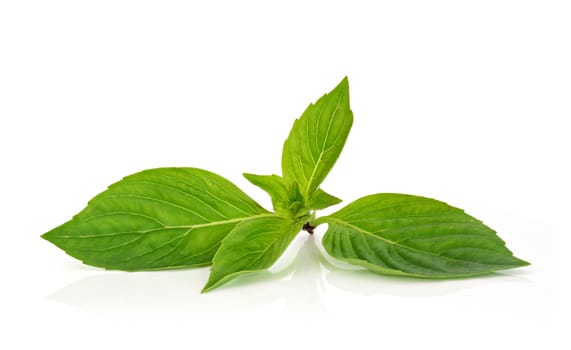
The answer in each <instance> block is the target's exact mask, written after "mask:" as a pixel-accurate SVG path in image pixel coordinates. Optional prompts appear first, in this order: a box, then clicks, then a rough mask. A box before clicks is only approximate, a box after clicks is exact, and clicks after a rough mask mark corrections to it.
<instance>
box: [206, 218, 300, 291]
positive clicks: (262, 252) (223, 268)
mask: <svg viewBox="0 0 571 350" xmlns="http://www.w3.org/2000/svg"><path fill="white" fill-rule="evenodd" d="M300 229H301V224H299V223H295V222H292V221H291V220H289V219H286V218H283V217H280V216H277V215H275V216H267V217H260V218H255V219H252V220H247V221H243V222H241V223H240V224H238V225H237V226H236V227H235V228H234V230H232V232H230V234H229V235H228V236H226V238H225V239H224V240H223V241H222V244H221V245H220V249H218V252H216V255H215V256H214V259H213V260H212V268H211V270H210V278H209V279H208V283H206V286H204V289H203V290H202V292H203V293H205V292H208V291H211V290H212V289H214V288H217V287H220V286H221V285H223V284H224V283H226V282H228V281H230V280H232V279H234V278H235V277H237V276H239V275H241V274H246V273H251V272H256V271H261V270H265V269H268V268H270V267H271V266H272V265H273V264H274V263H275V262H276V260H278V258H279V257H280V255H282V253H283V252H284V251H285V250H286V248H287V247H288V245H289V244H290V243H291V241H292V240H293V239H294V237H295V236H296V235H297V234H298V232H299V231H300Z"/></svg>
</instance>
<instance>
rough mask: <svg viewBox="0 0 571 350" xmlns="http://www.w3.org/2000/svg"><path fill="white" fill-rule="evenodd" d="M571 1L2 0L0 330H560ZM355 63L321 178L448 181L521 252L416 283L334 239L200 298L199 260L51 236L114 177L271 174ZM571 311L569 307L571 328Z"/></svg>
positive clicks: (471, 341) (149, 340)
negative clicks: (191, 264)
mask: <svg viewBox="0 0 571 350" xmlns="http://www.w3.org/2000/svg"><path fill="white" fill-rule="evenodd" d="M570 18H571V11H570V8H569V3H568V2H566V1H497V0H496V1H469V2H468V1H370V2H363V1H350V2H349V1H347V2H340V1H323V2H317V1H299V2H297V1H287V2H286V1H284V2H270V1H259V2H256V1H204V2H198V1H195V2H190V1H156V2H153V1H118V0H113V1H38V2H31V1H2V2H0V152H1V153H0V154H1V160H2V163H1V172H0V180H1V182H0V186H1V194H0V204H1V208H0V209H1V211H0V212H1V218H2V229H1V230H0V245H1V247H2V249H0V259H1V264H0V269H1V271H0V273H1V274H0V276H1V277H0V278H1V281H2V282H1V283H0V285H1V288H0V306H1V309H0V318H1V320H2V321H3V326H1V327H2V328H1V329H2V332H1V333H2V335H1V336H0V348H2V349H24V348H26V349H30V348H39V347H47V348H57V349H119V348H129V349H135V348H139V349H140V348H145V349H146V348H153V349H179V348H187V349H191V348H192V349H202V348H207V347H208V348H230V347H231V348H240V347H241V346H246V345H247V346H249V347H251V348H260V349H261V348H264V349H273V348H278V349H281V348H313V349H317V348H336V347H340V348H350V349H359V348H368V349H369V348H370V349H373V348H379V349H381V348H383V349H398V348H413V347H414V348H427V349H431V348H438V349H483V348H484V349H485V348H488V349H498V348H510V349H511V348H513V349H517V348H529V349H557V348H561V349H563V348H567V349H568V347H567V346H569V341H568V340H567V339H565V338H563V339H561V336H562V332H564V331H565V330H567V331H568V324H569V316H568V313H569V309H568V303H567V302H566V301H565V300H564V298H568V297H569V289H568V288H567V283H566V280H567V279H568V277H567V276H568V275H569V263H568V256H569V248H568V247H569V245H567V244H566V243H568V242H569V239H568V236H569V233H570V232H569V225H568V221H567V220H566V218H567V217H569V216H570V212H571V210H570V209H571V206H570V205H569V195H570V193H569V192H570V191H569V189H570V185H569V178H570V175H571V174H570V173H569V170H568V163H569V151H568V150H569V149H570V148H571V147H570V146H571V145H570V142H569V132H570V130H571V128H570V127H569V126H567V125H568V124H566V123H565V122H566V121H567V120H569V119H570V117H571V108H570V103H571V102H570V101H571V100H570V97H571V83H570V82H571V70H570V62H571V52H570V51H571V50H570V46H571V25H570ZM345 75H347V76H348V77H349V81H350V85H351V104H352V108H353V111H354V114H355V123H354V125H353V129H352V131H351V134H350V136H349V140H348V142H347V144H346V148H345V150H344V151H343V153H342V155H341V157H340V159H339V161H338V163H337V165H336V167H335V168H334V170H333V171H332V172H331V174H330V176H329V178H328V179H327V180H326V181H325V183H324V184H323V188H324V189H325V190H327V191H328V192H330V193H332V194H334V195H337V196H339V197H341V198H343V199H344V200H345V203H348V202H351V201H353V200H355V199H357V198H359V197H361V196H363V195H366V194H370V193H374V192H403V193H411V194H418V195H424V196H429V197H434V198H438V199H441V200H444V201H446V202H448V203H450V204H452V205H454V206H458V207H461V208H464V209H465V210H466V211H467V212H468V213H470V214H472V215H474V216H476V217H478V218H480V219H482V220H484V222H485V223H487V224H488V225H490V226H491V227H493V228H495V229H496V230H497V231H498V233H499V235H500V236H501V237H502V238H503V239H504V240H505V241H506V242H507V244H508V247H509V248H510V249H512V250H513V251H514V252H515V253H516V255H517V256H519V257H521V258H523V259H525V260H528V261H530V262H531V263H532V265H531V266H530V267H526V268H523V269H519V270H512V271H506V272H503V273H500V274H497V275H493V276H487V277H481V278H476V279H466V280H451V281H423V280H414V279H403V278H390V277H383V276H379V275H373V274H370V273H366V272H363V271H349V270H347V269H346V268H345V267H340V266H336V265H335V264H332V262H331V261H327V260H324V259H323V258H320V256H321V255H320V254H321V253H320V246H319V238H320V237H321V236H322V235H323V233H324V231H325V228H326V227H320V228H319V229H318V232H317V233H316V235H315V236H314V237H313V238H311V237H310V236H309V235H307V234H306V233H302V234H301V235H300V236H299V237H298V239H297V240H296V241H295V243H294V245H293V246H292V248H291V249H290V250H288V251H287V252H286V255H285V256H284V258H283V259H282V260H280V261H279V263H278V266H276V267H275V268H273V269H272V271H273V274H268V275H266V276H264V275H262V276H254V277H248V278H243V279H241V280H237V281H235V283H231V284H228V285H227V286H225V287H224V288H221V289H219V290H216V291H215V292H212V293H210V294H206V295H201V294H200V290H201V288H202V285H203V284H204V283H205V282H206V280H207V276H208V269H207V268H201V269H191V270H183V271H167V272H153V273H150V272H149V273H125V272H107V271H104V270H101V269H97V268H92V267H88V266H84V265H82V264H81V263H80V262H78V261H76V260H74V259H72V258H70V257H68V256H67V255H65V254H64V253H63V252H62V251H60V250H59V249H57V248H56V247H55V246H53V245H51V244H50V243H48V242H47V241H44V240H42V239H40V237H39V236H40V234H42V233H44V232H45V231H47V230H49V229H51V228H53V227H55V226H57V225H59V224H61V223H63V222H64V221H66V220H68V219H69V218H71V216H72V215H73V214H75V213H76V212H78V211H79V210H81V209H82V208H83V207H84V205H85V204H86V203H87V200H88V199H89V198H91V197H92V196H94V195H95V194H97V193H98V192H100V191H102V190H104V189H105V187H106V186H107V185H108V184H110V183H113V182H115V181H117V180H119V179H120V178H121V177H123V176H125V175H127V174H130V173H133V172H137V171H139V170H143V169H146V168H154V167H161V166H194V167H200V168H205V169H208V170H211V171H214V172H217V173H219V174H221V175H223V176H225V177H227V178H228V179H230V180H231V181H233V182H234V183H236V184H237V185H239V186H240V187H242V188H243V189H244V190H245V191H246V192H248V193H249V194H251V195H252V196H253V197H254V198H255V199H256V200H258V201H259V202H260V203H262V204H263V205H265V206H269V200H268V199H266V197H265V195H264V194H263V193H262V192H261V191H260V190H258V189H256V188H254V187H253V186H251V185H250V184H248V183H247V182H246V181H245V180H244V179H243V178H242V177H241V173H242V172H244V171H247V172H253V173H262V174H264V173H279V171H280V167H279V165H280V152H281V146H282V143H283V140H284V139H285V137H286V136H287V133H288V131H289V128H290V126H291V124H292V123H293V120H294V118H296V117H298V116H299V115H300V114H301V112H302V111H303V110H304V109H305V107H306V106H307V105H308V104H309V103H310V102H312V101H314V100H316V99H317V98H318V97H320V96H321V95H322V94H323V93H325V92H327V91H329V90H330V89H332V88H333V87H334V86H335V85H336V84H337V83H338V82H339V81H340V80H341V79H342V78H343V77H344V76H345ZM565 321H567V326H565Z"/></svg>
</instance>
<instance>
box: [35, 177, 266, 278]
mask: <svg viewBox="0 0 571 350" xmlns="http://www.w3.org/2000/svg"><path fill="white" fill-rule="evenodd" d="M269 215H272V214H270V213H268V212H267V211H266V210H265V209H263V208H262V207H261V206H260V205H259V204H257V203H256V202H255V201H254V200H252V199H251V198H250V197H248V196H247V195H246V194H245V193H244V192H242V191H241V190H240V189H239V188H238V187H236V186H235V185H234V184H232V183H231V182H229V181H228V180H226V179H224V178H223V177H221V176H219V175H216V174H214V173H211V172H208V171H205V170H201V169H196V168H160V169H152V170H146V171H143V172H140V173H137V174H134V175H131V176H128V177H126V178H124V179H123V180H121V181H119V182H117V183H115V184H113V185H111V186H110V187H109V189H107V190H106V191H104V192H102V193H101V194H99V195H97V196H96V197H95V198H93V199H92V200H91V201H90V202H89V204H88V206H87V207H86V208H85V209H84V210H83V211H82V212H80V213H79V214H77V215H76V216H75V217H74V218H73V219H72V220H71V221H68V222H67V223H65V224H63V225H61V226H59V227H57V228H55V229H53V230H51V231H49V232H48V233H46V234H44V235H43V236H42V237H43V238H45V239H47V240H48V241H50V242H52V243H53V244H55V245H56V246H58V247H59V248H61V249H63V250H64V251H65V252H66V253H68V254H69V255H71V256H73V257H75V258H77V259H80V260H82V261H83V262H84V263H86V264H88V265H94V266H99V267H105V268H107V269H119V270H128V271H134V270H147V269H165V268H179V267H188V266H200V265H207V264H210V262H211V260H212V257H213V256H214V254H215V253H216V250H217V249H218V247H219V245H220V241H221V240H222V239H223V238H224V237H225V236H226V235H227V234H228V233H229V232H230V231H231V230H232V229H233V228H234V227H235V226H236V225H237V224H239V223H240V222H242V221H245V220H249V219H252V218H262V217H266V216H269Z"/></svg>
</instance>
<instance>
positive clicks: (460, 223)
mask: <svg viewBox="0 0 571 350" xmlns="http://www.w3.org/2000/svg"><path fill="white" fill-rule="evenodd" d="M320 222H326V223H327V224H328V230H327V232H326V234H325V235H324V237H323V246H324V247H325V249H326V251H327V252H328V253H329V254H330V255H331V256H333V257H335V258H337V259H340V260H344V261H347V262H349V263H352V264H356V265H361V266H364V267H366V268H368V269H369V270H372V271H374V272H378V273H382V274H390V275H406V276H414V277H425V278H451V277H465V276H474V275H480V274H485V273H489V272H492V271H497V270H503V269H510V268H515V267H520V266H525V265H528V263H527V262H525V261H523V260H520V259H518V258H516V257H514V256H513V254H512V252H511V251H510V250H509V249H508V248H506V246H505V243H504V242H503V241H502V240H501V239H500V238H499V237H498V236H497V235H496V233H495V231H494V230H492V229H491V228H489V227H487V226H486V225H484V224H483V223H482V222H481V221H479V220H477V219H475V218H473V217H471V216H469V215H468V214H466V213H464V211H462V210H461V209H458V208H454V207H451V206H449V205H448V204H446V203H443V202H440V201H437V200H434V199H430V198H425V197H419V196H412V195H404V194H386V193H385V194H374V195H370V196H367V197H363V198H361V199H359V200H357V201H355V202H353V203H351V204H349V205H347V206H346V207H345V208H343V209H341V210H339V211H338V212H336V213H334V214H332V215H330V216H327V217H323V218H321V219H320Z"/></svg>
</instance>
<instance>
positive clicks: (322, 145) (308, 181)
mask: <svg viewBox="0 0 571 350" xmlns="http://www.w3.org/2000/svg"><path fill="white" fill-rule="evenodd" d="M352 124H353V112H351V109H350V107H349V82H348V80H347V78H345V79H343V80H342V81H341V83H340V84H339V85H337V87H336V88H335V89H333V91H331V92H330V93H329V94H326V95H324V96H323V97H321V98H320V99H319V100H318V101H317V102H316V103H315V104H310V105H309V107H307V109H306V110H305V112H303V115H302V116H301V117H300V118H299V119H297V120H296V121H295V122H294V124H293V128H292V129H291V132H290V134H289V136H288V138H287V140H286V141H285V143H284V147H283V153H282V172H283V177H284V179H285V180H286V182H288V183H292V182H296V183H298V184H299V186H300V191H301V194H302V195H303V197H304V198H311V197H312V195H313V192H314V191H316V190H317V189H318V188H319V185H320V184H321V183H322V182H323V180H324V179H325V177H326V176H327V174H328V173H329V171H330V170H331V168H332V167H333V165H334V164H335V162H336V161H337V158H339V154H340V153H341V150H342V149H343V146H344V145H345V141H346V140H347V136H348V135H349V130H351V125H352Z"/></svg>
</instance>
